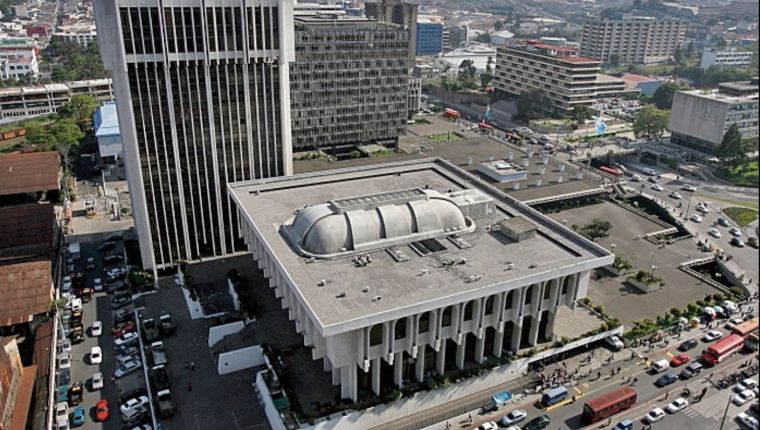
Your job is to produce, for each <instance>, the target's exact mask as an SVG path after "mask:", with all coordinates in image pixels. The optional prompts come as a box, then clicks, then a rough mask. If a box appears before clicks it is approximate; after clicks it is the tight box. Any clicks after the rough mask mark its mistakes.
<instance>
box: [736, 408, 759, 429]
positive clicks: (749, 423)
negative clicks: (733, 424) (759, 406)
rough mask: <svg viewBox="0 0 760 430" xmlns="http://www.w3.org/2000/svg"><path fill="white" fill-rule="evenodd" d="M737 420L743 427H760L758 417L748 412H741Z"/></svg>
mask: <svg viewBox="0 0 760 430" xmlns="http://www.w3.org/2000/svg"><path fill="white" fill-rule="evenodd" d="M736 421H738V422H739V424H740V425H741V426H742V427H744V428H747V429H749V430H757V429H758V427H760V422H758V421H757V418H755V417H753V416H751V415H749V414H747V413H746V412H739V414H738V415H736Z"/></svg>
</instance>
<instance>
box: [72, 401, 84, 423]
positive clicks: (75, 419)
mask: <svg viewBox="0 0 760 430" xmlns="http://www.w3.org/2000/svg"><path fill="white" fill-rule="evenodd" d="M84 422H85V417H84V408H83V407H81V406H77V407H76V408H75V409H74V412H72V413H71V425H72V426H73V427H79V426H82V425H84Z"/></svg>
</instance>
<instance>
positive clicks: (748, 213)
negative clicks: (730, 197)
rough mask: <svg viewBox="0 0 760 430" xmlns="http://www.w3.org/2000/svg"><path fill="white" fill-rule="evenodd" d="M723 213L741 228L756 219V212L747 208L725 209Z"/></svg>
mask: <svg viewBox="0 0 760 430" xmlns="http://www.w3.org/2000/svg"><path fill="white" fill-rule="evenodd" d="M723 213H725V214H726V216H727V217H729V218H731V219H732V220H734V222H735V223H737V224H739V226H741V227H746V226H747V225H748V224H749V223H751V222H752V221H754V220H755V219H756V218H757V211H756V210H754V209H749V208H725V209H723Z"/></svg>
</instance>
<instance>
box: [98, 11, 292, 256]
mask: <svg viewBox="0 0 760 430" xmlns="http://www.w3.org/2000/svg"><path fill="white" fill-rule="evenodd" d="M94 6H95V18H96V24H97V30H98V45H99V48H100V52H102V53H103V62H104V65H105V67H106V68H107V69H108V70H110V71H111V73H112V76H113V80H114V90H115V92H116V104H117V107H118V113H119V128H120V131H121V137H122V143H123V145H124V157H125V162H126V167H127V180H128V182H129V189H130V196H131V199H132V209H133V212H134V220H135V229H136V230H137V234H138V237H139V241H140V251H141V257H142V263H143V266H144V267H146V268H150V269H160V268H166V267H170V266H173V265H174V264H176V263H177V261H178V260H185V261H198V260H199V259H201V258H208V257H217V256H224V255H229V254H233V253H236V252H240V251H243V250H244V249H245V248H244V246H243V244H242V242H241V241H240V238H239V235H238V220H237V212H236V211H235V210H234V207H233V206H234V205H233V203H232V201H231V200H230V199H229V198H228V196H227V188H226V184H227V183H228V182H234V181H241V180H249V179H257V178H264V177H270V176H278V175H287V174H290V173H291V170H292V160H291V158H292V145H291V136H290V109H289V107H290V89H289V63H290V62H291V61H292V59H293V55H294V48H293V1H292V0H246V1H245V2H241V1H239V0H238V1H232V0H209V1H201V0H161V1H159V0H147V1H140V2H135V1H128V0H116V1H102V2H101V1H98V2H95V3H94Z"/></svg>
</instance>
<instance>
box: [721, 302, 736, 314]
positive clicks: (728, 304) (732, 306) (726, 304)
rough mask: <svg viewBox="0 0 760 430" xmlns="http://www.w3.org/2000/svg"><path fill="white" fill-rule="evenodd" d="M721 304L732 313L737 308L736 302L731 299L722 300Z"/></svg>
mask: <svg viewBox="0 0 760 430" xmlns="http://www.w3.org/2000/svg"><path fill="white" fill-rule="evenodd" d="M722 306H723V309H725V310H727V311H729V312H731V313H734V312H736V311H737V310H738V309H737V308H736V303H734V302H732V301H731V300H724V301H723V304H722Z"/></svg>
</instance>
